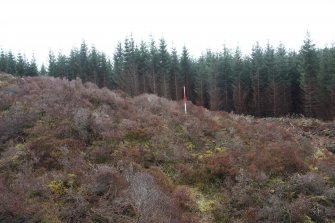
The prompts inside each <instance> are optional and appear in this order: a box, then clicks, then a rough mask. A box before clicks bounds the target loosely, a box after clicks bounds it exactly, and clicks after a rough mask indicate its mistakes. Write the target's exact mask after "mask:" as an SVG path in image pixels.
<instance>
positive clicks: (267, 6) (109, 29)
mask: <svg viewBox="0 0 335 223" xmlns="http://www.w3.org/2000/svg"><path fill="white" fill-rule="evenodd" d="M334 9H335V1H334V0H313V1H312V0H280V1H277V0H229V1H228V0H202V1H198V0H193V1H191V0H190V1H186V0H165V1H161V0H119V1H113V0H90V1H86V0H78V1H77V0H0V48H3V49H5V50H12V51H13V52H15V53H17V52H21V53H24V54H26V55H27V57H28V58H30V57H31V55H32V53H34V55H35V57H36V59H37V60H38V62H39V63H41V62H44V61H46V60H47V55H48V51H49V50H50V49H51V50H53V51H54V52H56V53H57V52H58V51H61V52H63V53H66V54H67V53H68V52H69V50H70V49H71V48H73V47H79V46H80V43H81V42H82V40H85V41H86V42H87V43H88V44H89V45H91V44H94V45H95V46H96V47H97V48H98V50H101V51H104V52H106V53H107V55H112V53H113V51H114V48H115V47H116V44H117V42H118V41H123V40H124V39H125V37H126V36H129V35H130V34H132V35H133V37H134V39H135V40H136V41H137V42H139V41H140V40H145V41H146V40H149V39H150V35H152V36H153V37H154V38H155V39H156V40H158V39H159V38H161V37H164V38H165V39H166V41H167V43H168V45H169V47H176V48H177V50H178V51H179V52H181V48H182V46H183V45H186V47H187V48H188V49H189V51H190V53H191V55H193V56H195V57H198V56H199V55H200V54H201V52H204V51H205V50H206V49H208V48H210V49H212V50H215V51H216V50H221V49H222V48H223V45H224V44H225V45H226V46H227V47H229V48H233V49H234V48H235V47H236V46H237V45H239V46H240V48H241V49H242V51H243V52H244V53H249V52H250V50H251V48H252V46H253V45H254V44H255V42H256V41H259V42H260V44H261V45H262V46H264V45H265V44H266V43H267V42H268V41H269V42H270V43H271V44H273V45H274V46H277V45H278V44H279V43H280V42H282V43H283V44H284V45H285V46H286V47H287V48H292V49H296V50H298V49H299V48H300V46H301V45H302V44H303V40H304V38H305V36H306V32H307V30H308V31H309V32H310V34H311V37H312V39H313V40H314V42H315V43H316V44H317V46H318V47H324V46H325V45H326V44H328V45H331V44H332V43H334V42H335V13H334Z"/></svg>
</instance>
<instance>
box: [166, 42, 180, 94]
mask: <svg viewBox="0 0 335 223" xmlns="http://www.w3.org/2000/svg"><path fill="white" fill-rule="evenodd" d="M169 73H170V89H171V96H172V99H173V100H176V101H178V100H179V99H180V98H182V95H181V94H182V88H183V87H182V84H181V77H180V66H179V59H178V55H177V50H176V49H175V48H173V49H172V54H171V64H170V71H169Z"/></svg>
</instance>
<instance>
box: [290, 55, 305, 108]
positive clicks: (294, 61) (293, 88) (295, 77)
mask: <svg viewBox="0 0 335 223" xmlns="http://www.w3.org/2000/svg"><path fill="white" fill-rule="evenodd" d="M288 76H289V82H290V92H289V94H290V98H291V104H290V105H291V106H290V107H291V109H290V111H289V112H290V113H292V114H302V113H303V106H302V105H303V103H302V101H303V99H302V90H301V85H300V81H301V75H300V72H299V58H298V55H297V53H295V52H290V53H289V54H288Z"/></svg>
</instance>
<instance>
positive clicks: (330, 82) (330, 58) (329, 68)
mask: <svg viewBox="0 0 335 223" xmlns="http://www.w3.org/2000/svg"><path fill="white" fill-rule="evenodd" d="M332 54H333V53H332V50H331V49H328V48H325V49H324V50H323V52H322V57H321V65H320V66H321V67H320V72H319V73H318V76H317V80H318V83H317V97H318V100H319V106H320V107H319V112H318V117H321V118H323V119H326V120H330V119H332V118H333V114H332V113H333V109H334V99H333V98H332V96H333V95H334V93H333V91H334V89H335V85H334V76H335V66H334V65H335V63H334V59H335V57H334V54H333V55H332Z"/></svg>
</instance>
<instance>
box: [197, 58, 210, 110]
mask: <svg viewBox="0 0 335 223" xmlns="http://www.w3.org/2000/svg"><path fill="white" fill-rule="evenodd" d="M208 74H209V66H208V64H207V61H206V56H205V55H202V56H201V57H200V58H199V59H198V61H197V66H196V72H195V94H196V104H197V105H200V106H203V107H208V103H207V92H208V87H207V84H208Z"/></svg>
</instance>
